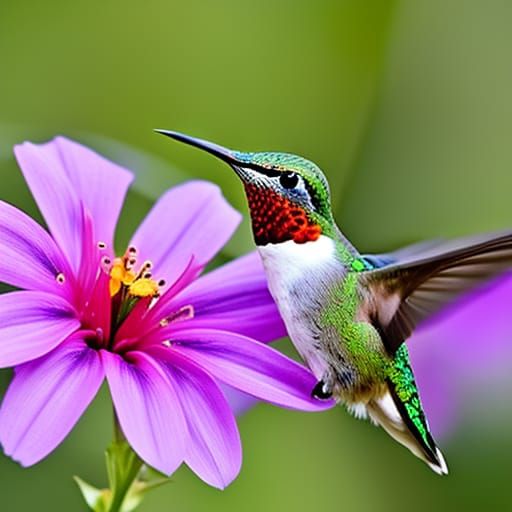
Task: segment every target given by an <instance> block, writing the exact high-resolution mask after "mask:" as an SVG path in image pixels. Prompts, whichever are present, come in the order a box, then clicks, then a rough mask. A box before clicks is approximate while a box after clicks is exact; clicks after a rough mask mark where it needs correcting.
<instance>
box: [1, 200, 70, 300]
mask: <svg viewBox="0 0 512 512" xmlns="http://www.w3.org/2000/svg"><path fill="white" fill-rule="evenodd" d="M0 261H1V264H0V281H2V282H4V283H7V284H10V285H11V286H16V287H19V288H25V289H28V290H40V291H46V292H53V293H55V294H57V295H60V296H70V293H71V281H72V275H71V269H70V268H69V265H68V263H67V261H66V258H65V257H64V254H63V253H62V252H61V251H60V249H59V248H58V247H57V245H56V244H55V242H54V241H53V240H52V238H51V237H50V235H49V234H48V233H47V232H46V231H45V230H44V229H43V228H42V227H41V226H40V225H39V224H38V223H37V222H35V221H34V220H32V219H31V218H30V217H29V216H28V215H26V214H25V213H23V212H22V211H20V210H18V209H17V208H15V207H14V206H11V205H10V204H7V203H4V202H3V201H0ZM59 276H62V277H64V280H65V281H64V283H61V282H59Z"/></svg>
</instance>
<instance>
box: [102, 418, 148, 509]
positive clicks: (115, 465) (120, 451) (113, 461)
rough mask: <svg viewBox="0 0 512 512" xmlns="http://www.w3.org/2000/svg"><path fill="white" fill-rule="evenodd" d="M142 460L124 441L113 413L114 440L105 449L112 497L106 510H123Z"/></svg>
mask: <svg viewBox="0 0 512 512" xmlns="http://www.w3.org/2000/svg"><path fill="white" fill-rule="evenodd" d="M142 464H143V463H142V460H141V459H140V458H139V457H138V456H137V454H136V453H135V452H134V451H133V450H132V449H131V447H130V445H129V444H128V443H127V442H126V439H125V438H124V435H123V432H122V430H121V428H120V426H119V422H118V420H117V417H116V416H115V415H114V440H113V441H112V444H111V445H110V446H109V448H108V449H107V471H108V479H109V483H110V490H111V493H112V499H111V502H110V505H109V508H108V512H123V504H124V501H125V499H126V496H127V495H128V492H129V491H130V488H131V486H132V485H133V484H134V482H135V481H136V479H137V475H138V474H139V471H140V469H141V468H142Z"/></svg>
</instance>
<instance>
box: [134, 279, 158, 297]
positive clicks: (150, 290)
mask: <svg viewBox="0 0 512 512" xmlns="http://www.w3.org/2000/svg"><path fill="white" fill-rule="evenodd" d="M128 293H129V294H130V295H133V296H134V297H153V296H155V295H156V294H157V293H158V283H157V282H156V281H154V280H153V279H147V278H145V277H143V278H141V279H137V280H136V281H134V282H133V283H132V284H130V286H129V288H128Z"/></svg>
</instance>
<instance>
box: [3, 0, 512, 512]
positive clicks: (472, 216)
mask: <svg viewBox="0 0 512 512" xmlns="http://www.w3.org/2000/svg"><path fill="white" fill-rule="evenodd" d="M511 26H512V3H510V2H509V1H507V0H489V1H485V2H484V1H483V0H481V1H472V0H448V1H447V0H443V1H442V0H409V1H402V2H399V1H396V2H395V1H389V2H386V1H378V0H376V1H360V0H343V1H341V0H317V1H315V2H311V1H307V0H295V1H293V2H292V1H291V0H289V1H286V0H280V1H279V0H274V1H267V0H260V1H259V2H249V1H240V0H239V1H236V0H217V1H215V2H207V1H202V2H200V1H197V0H189V1H188V2H178V1H174V0H166V1H164V0H148V1H146V2H130V1H126V0H125V1H118V0H106V1H102V2H98V1H93V0H88V1H84V0H75V1H73V2H65V1H54V0H46V1H45V2H35V1H32V2H30V1H29V2H16V1H13V0H2V2H1V3H0V180H1V181H0V197H1V198H2V199H6V200H8V201H10V202H13V203H15V204H17V205H19V206H20V207H22V208H23V209H25V210H27V211H29V212H30V213H33V214H36V208H35V206H34V204H33V202H32V200H31V198H30V196H29V194H28V192H27V190H26V187H25V185H24V184H23V182H22V180H21V177H20V176H19V172H18V171H17V168H16V165H15V163H14V160H13V158H12V152H11V147H12V144H13V143H16V142H20V141H22V140H24V139H31V140H41V141H42V140H46V139H48V138H50V137H52V136H53V135H55V134H57V133H61V134H65V135H67V136H71V137H74V138H76V139H78V140H80V141H83V142H85V143H87V144H89V145H91V146H92V147H94V148H95V149H97V150H99V151H101V152H102V153H103V154H105V155H107V156H109V157H111V158H113V159H115V160H117V161H120V162H123V163H124V164H125V165H127V166H128V167H130V168H132V169H133V170H134V171H136V173H137V176H138V178H137V180H138V181H137V184H136V185H135V187H134V190H133V191H132V192H131V194H130V197H129V201H128V205H127V207H126V208H125V211H124V214H123V219H122V222H121V225H120V232H119V241H120V243H121V244H122V243H123V242H124V241H126V240H127V238H128V236H129V234H130V232H131V230H132V229H133V227H134V226H135V225H136V223H137V222H138V221H139V220H140V219H141V218H142V216H143V215H144V213H145V212H146V211H147V209H148V208H149V207H150V206H151V204H152V202H153V201H154V199H155V198H156V197H157V196H158V195H159V194H160V192H161V191H163V190H164V189H165V188H166V187H168V186H169V185H171V184H173V183H177V182H180V181H182V180H184V179H187V178H189V177H202V178H206V179H210V180H212V181H215V182H216V183H218V184H220V185H221V186H222V187H223V189H224V191H225V194H226V196H227V197H228V199H229V201H230V202H232V203H233V204H234V205H235V206H236V207H237V208H239V209H240V210H241V211H243V212H244V213H246V207H245V204H244V198H243V195H242V190H241V187H240V186H239V183H238V182H237V179H236V178H235V177H234V175H232V173H230V172H229V170H228V169H227V168H225V166H223V165H222V164H221V163H219V162H217V161H215V159H213V158H211V157H208V156H207V155H204V154H201V153H200V152H198V151H195V150H192V149H191V148H189V147H185V146H182V145H179V144H177V143H173V142H171V141H170V140H168V139H164V138H163V137H161V136H158V135H155V134H154V133H153V132H152V129H153V128H169V129H175V130H181V131H184V132H188V133H190V134H194V135H197V136H201V137H204V138H210V139H212V140H215V141H217V142H219V143H222V144H225V145H227V146H230V147H233V148H237V149H241V150H273V149H274V150H286V151H291V152H297V153H300V154H302V155H304V156H307V157H309V158H311V159H313V160H315V161H316V162H318V163H319V164H320V165H321V167H322V168H323V169H324V170H325V171H326V173H327V175H328V177H329V179H330V182H331V185H332V192H333V202H334V206H335V211H336V216H337V219H338V221H339V223H340V225H341V226H342V227H343V228H344V231H345V232H346V234H347V235H348V236H349V238H351V239H352V240H353V241H354V242H355V243H356V244H357V245H358V246H359V247H360V248H361V249H363V250H365V251H370V250H385V249H390V248H393V247H395V246H397V245H399V244H402V243H406V242H411V241H414V240H418V239H421V238H428V237H436V236H452V235H460V234H466V233H471V232H476V231H482V230H493V229H499V228H503V227H505V226H507V225H508V226H510V224H511V223H512V205H511V203H510V190H511V186H512V172H511V169H512V144H511V143H510V134H511V133H512V93H511V91H512V59H511V58H510V52H511V49H512V31H511V30H510V27H511ZM251 247H252V245H251V237H250V232H249V229H248V224H247V223H246V224H245V225H244V226H243V227H242V228H241V229H240V230H239V232H238V233H237V235H236V236H235V238H234V240H233V241H232V242H231V243H230V245H229V246H228V248H227V250H226V253H225V256H226V257H232V256H234V255H237V254H240V253H242V252H245V251H247V250H248V249H250V248H251ZM511 341H512V340H511ZM285 348H286V346H285ZM8 378H9V373H8V372H4V373H3V374H1V379H2V386H3V387H4V388H5V386H6V385H7V382H8ZM485 396H486V394H485V392H482V393H481V396H480V395H479V400H480V401H481V402H483V401H485ZM503 396H504V397H505V399H506V398H507V394H506V393H504V395H503ZM475 402H476V401H475ZM505 405H506V404H505ZM468 409H470V410H469V412H468V413H467V414H466V417H465V421H464V423H461V424H460V425H459V428H458V429H457V430H456V432H455V433H454V434H452V436H451V437H450V438H449V439H445V440H441V445H442V447H443V449H444V452H445V455H446V457H447V459H448V462H449V465H450V469H451V474H450V476H449V477H447V478H439V477H437V476H436V475H434V474H433V473H431V472H430V471H429V470H428V469H427V468H426V467H425V466H424V465H423V464H422V463H420V462H419V461H417V460H416V459H415V458H414V457H413V456H412V455H410V454H409V453H408V452H407V451H406V450H404V449H403V448H401V447H399V446H398V445H396V444H394V443H393V442H392V441H391V440H390V439H389V438H388V437H387V436H386V434H384V433H383V432H382V431H379V430H377V429H375V428H374V427H372V426H371V425H369V424H367V423H364V422H361V421H357V420H355V419H353V418H351V417H349V416H348V415H347V414H346V413H345V412H344V411H343V410H341V409H337V410H332V411H330V412H328V413H322V414H306V413H298V412H291V411H284V410H280V409H277V408H273V407H271V406H268V405H260V406H258V407H256V408H255V409H254V410H252V411H250V412H249V413H248V414H247V415H245V416H244V417H242V418H241V419H240V422H239V423H240V429H241V433H242V438H243V443H244V464H243V469H242V473H241V475H240V477H239V478H238V480H236V481H235V483H233V485H232V486H231V487H229V488H228V489H227V490H226V491H224V492H220V491H216V490H214V489H211V488H208V487H207V486H206V485H204V484H203V483H201V482H200V481H199V480H198V479H197V478H196V477H195V476H194V475H193V474H192V473H191V472H189V471H188V470H187V469H186V468H184V469H181V470H180V471H178V472H177V473H176V475H175V476H174V477H173V483H171V484H170V485H168V486H166V487H163V488H161V489H159V490H158V491H155V492H153V493H152V494H151V495H150V496H149V497H148V498H147V500H146V501H145V503H144V504H143V506H142V507H141V510H142V511H146V512H150V511H163V510H176V511H180V512H189V511H190V512H193V511H206V510H208V511H215V510H219V511H220V510H222V511H223V512H227V511H235V510H237V511H238V510H244V511H245V510H247V511H259V510H267V511H278V510H288V509H289V510H296V511H306V510H363V511H364V510H381V511H388V510H389V511H391V510H393V511H402V510H404V511H405V510H411V509H413V510H419V511H422V510H432V509H433V508H434V507H435V509H436V510H454V509H456V508H457V509H464V510H482V509H486V510H496V509H498V508H499V509H509V510H510V509H512V501H511V499H510V493H509V485H510V483H509V479H510V474H511V473H510V459H511V456H512V440H511V438H510V434H509V433H510V429H511V427H512V420H511V418H510V416H509V414H508V411H507V408H506V407H504V406H503V404H502V406H501V407H496V408H493V407H490V406H487V407H486V406H485V404H484V405H482V404H476V403H475V410H474V411H473V412H471V408H468ZM495 409H496V410H495ZM481 410H485V411H486V414H481V413H477V412H476V411H481ZM493 417H494V419H493ZM110 433H111V421H110V406H109V398H108V394H107V392H106V391H105V390H104V391H103V392H102V394H101V396H100V397H99V398H98V399H97V400H96V401H95V402H94V404H93V406H92V407H91V408H90V410H89V411H88V412H87V413H86V415H85V416H84V418H83V420H82V421H81V422H80V423H79V424H78V426H77V427H76V428H75V429H74V431H73V433H72V434H71V435H70V436H69V438H68V439H67V440H66V441H65V442H64V443H63V445H62V446H61V447H60V448H59V449H58V450H57V451H56V452H55V453H54V454H52V455H51V456H50V457H48V458H47V459H46V460H44V461H43V462H41V463H40V464H38V465H37V466H35V467H33V468H30V469H21V468H20V467H18V466H17V465H16V464H15V463H13V462H11V461H10V460H9V459H7V458H5V457H2V458H1V459H0V496H1V498H0V500H1V503H2V507H1V508H2V510H9V511H11V510H16V511H18V510H20V511H28V510H55V511H60V510H62V511H69V510H82V509H83V508H84V507H83V505H82V504H81V501H80V496H79V494H78V490H77V489H76V488H75V487H74V484H73V482H72V480H71V475H72V474H79V475H80V476H82V477H83V478H85V479H86V480H88V481H90V482H91V483H94V484H97V485H103V484H104V483H105V474H104V464H103V449H104V447H105V446H106V444H107V443H108V441H109V438H110Z"/></svg>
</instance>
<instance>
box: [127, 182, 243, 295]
mask: <svg viewBox="0 0 512 512" xmlns="http://www.w3.org/2000/svg"><path fill="white" fill-rule="evenodd" d="M240 218H241V217H240V214H239V213H238V212H237V211H236V210H234V209H233V208H232V207H231V206H230V205H229V204H228V203H227V202H226V200H225V199H224V197H223V196H222V194H221V192H220V189H219V188H218V187H217V186H215V185H213V184H211V183H208V182H203V181H191V182H188V183H185V184H184V185H180V186H178V187H173V188H172V189H171V190H169V191H167V192H166V193H165V194H164V195H163V196H162V197H161V198H160V199H159V200H158V202H157V203H156V204H155V206H154V207H153V209H152V210H151V211H150V212H149V214H148V216H147V217H146V219H145V220H144V221H143V222H142V224H141V225H140V227H139V229H138V230H137V232H136V233H135V235H134V237H133V239H132V241H131V245H133V246H135V247H136V248H137V249H138V251H139V252H138V254H139V255H138V258H139V261H140V262H143V261H146V260H151V261H152V262H153V275H155V276H156V277H157V278H158V279H165V281H166V282H167V284H168V285H172V283H173V282H174V281H175V280H176V279H177V277H178V276H179V275H180V274H181V273H182V272H183V270H184V269H185V268H186V267H187V265H188V264H189V263H190V258H191V256H194V257H195V262H194V264H197V265H198V266H199V267H203V266H204V265H206V264H207V263H208V262H209V261H210V260H211V259H212V258H213V257H214V256H215V254H216V253H217V252H218V251H219V250H220V249H221V248H222V247H223V246H224V244H225V243H226V242H227V241H228V240H229V238H230V237H231V235H232V234H233V231H234V230H235V228H236V227H237V225H238V223H239V222H240Z"/></svg>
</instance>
